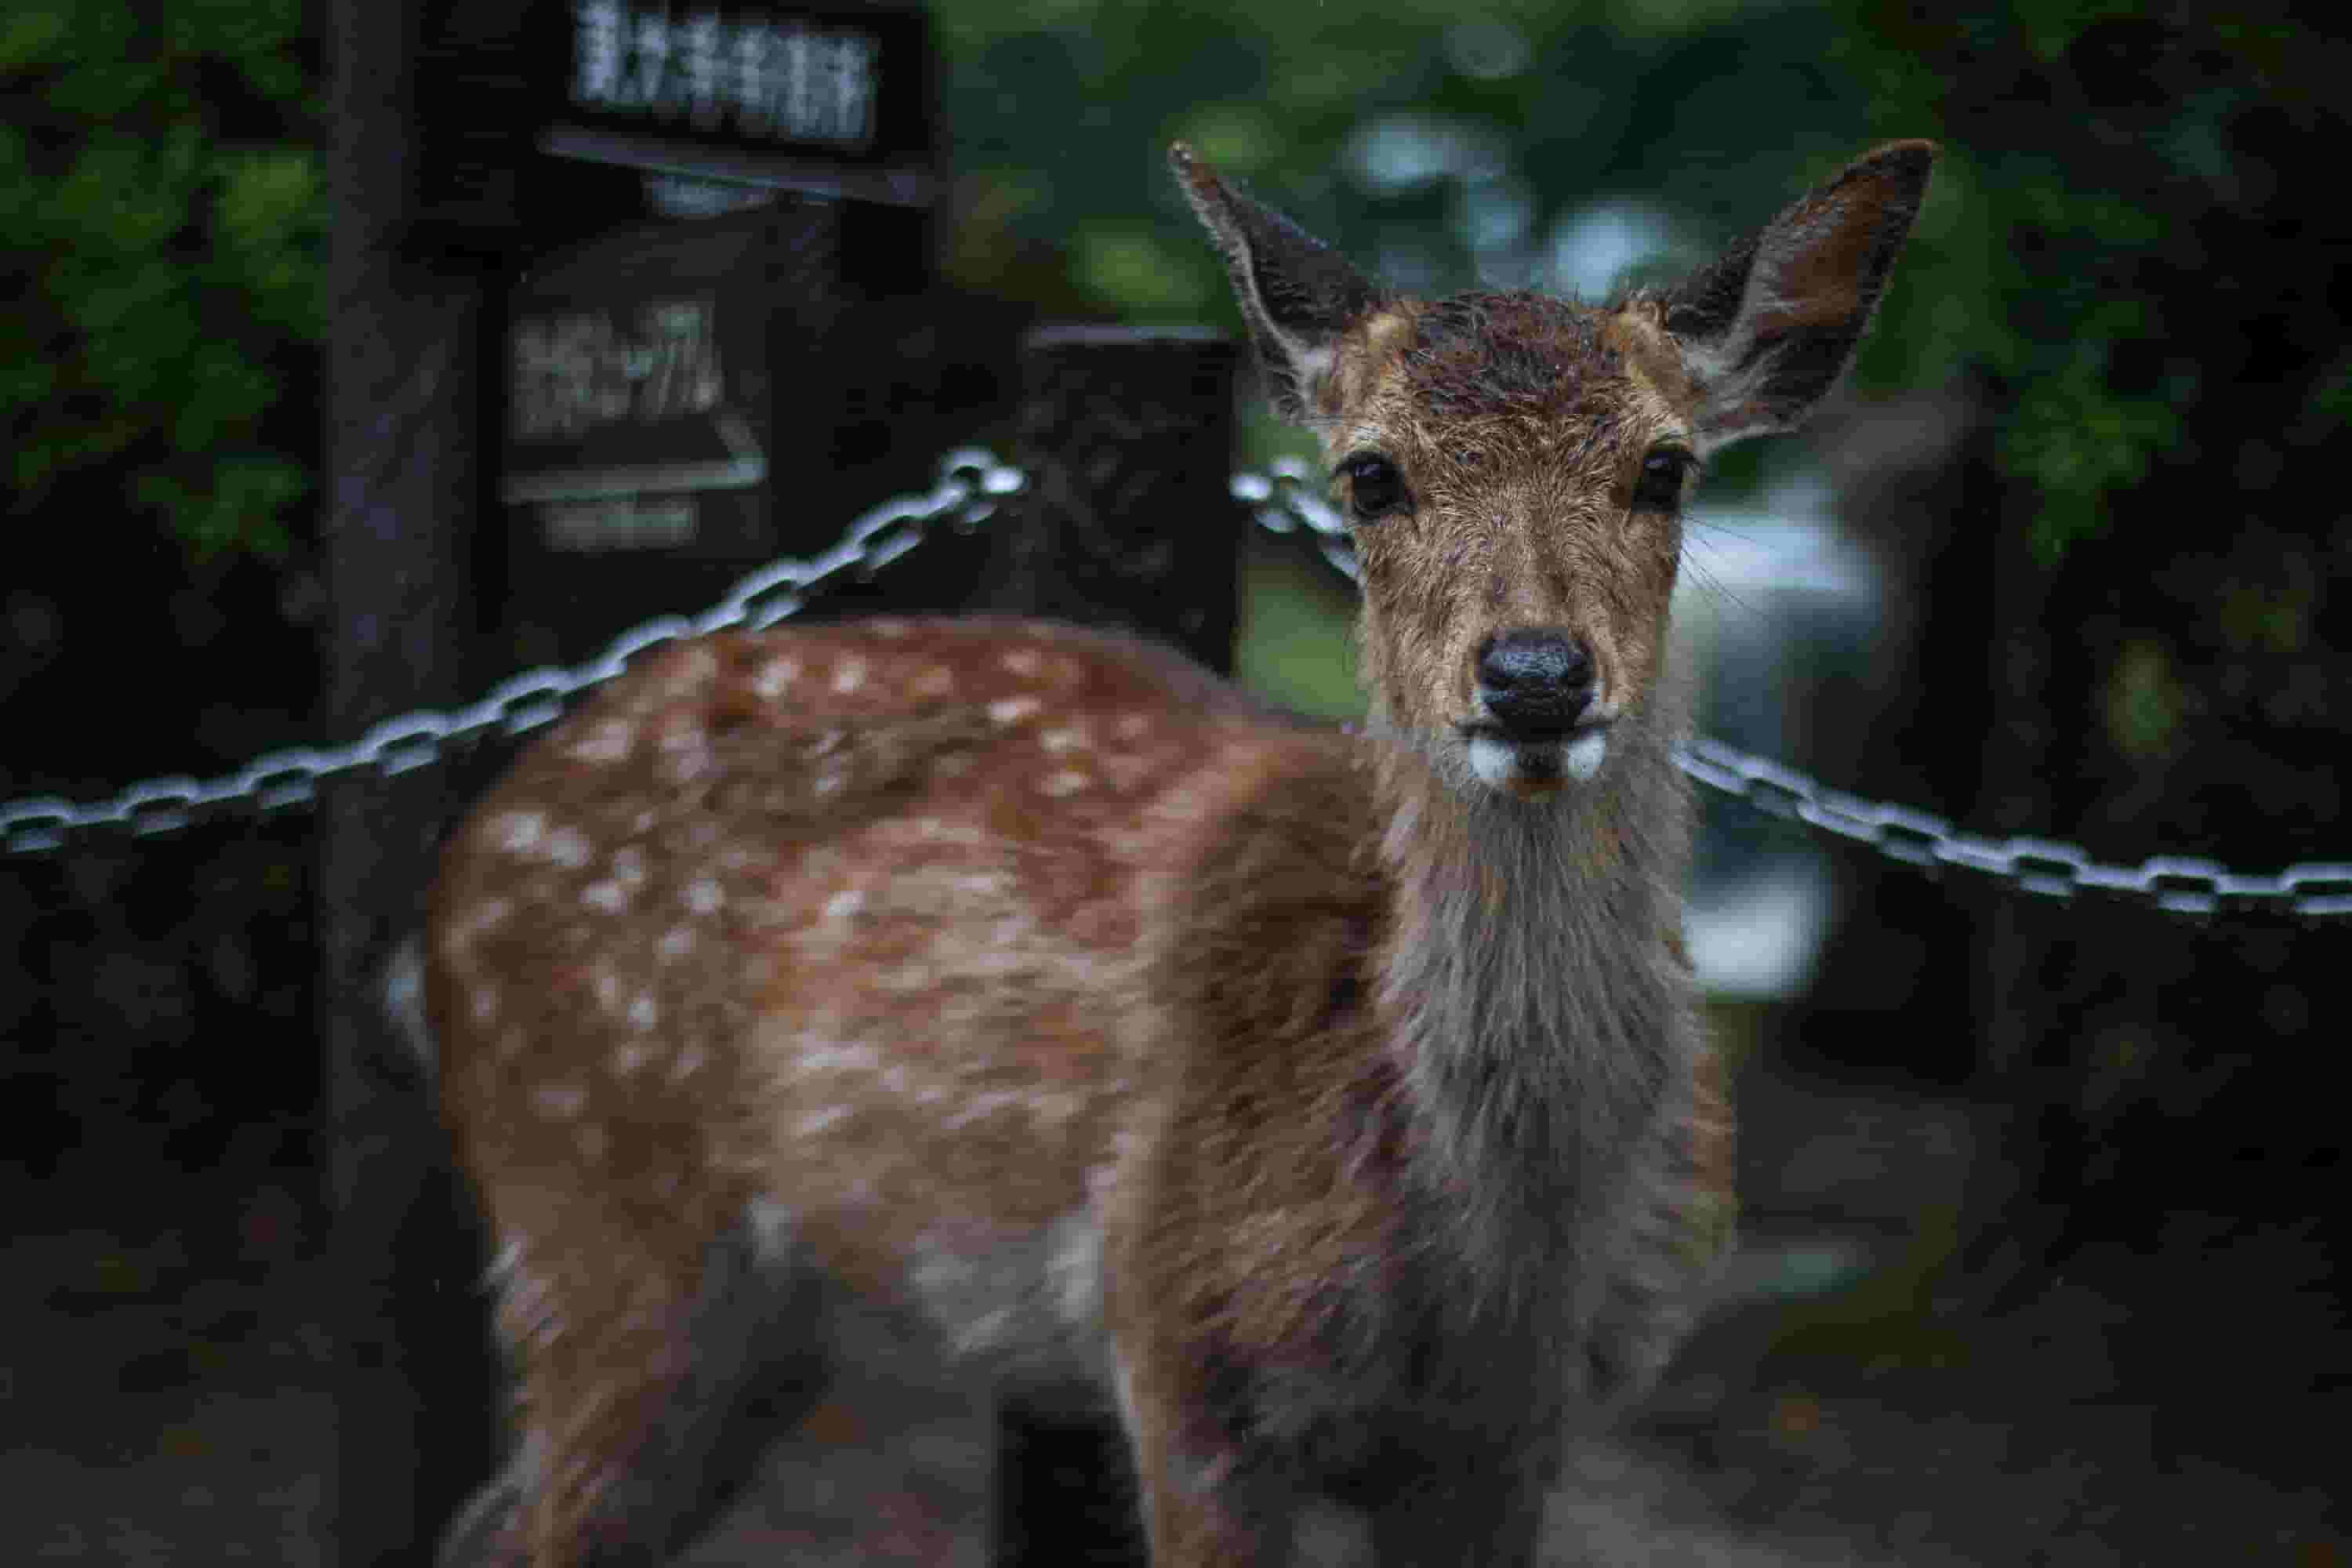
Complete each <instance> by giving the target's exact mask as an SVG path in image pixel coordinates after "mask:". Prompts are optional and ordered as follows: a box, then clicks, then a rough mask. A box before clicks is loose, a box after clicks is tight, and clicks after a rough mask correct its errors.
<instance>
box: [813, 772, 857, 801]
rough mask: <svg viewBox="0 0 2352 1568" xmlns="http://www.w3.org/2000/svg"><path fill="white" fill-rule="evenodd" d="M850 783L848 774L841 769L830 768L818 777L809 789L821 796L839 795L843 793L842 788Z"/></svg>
mask: <svg viewBox="0 0 2352 1568" xmlns="http://www.w3.org/2000/svg"><path fill="white" fill-rule="evenodd" d="M848 782H849V775H848V774H847V773H845V772H843V771H842V770H841V769H839V768H828V769H826V770H825V771H824V773H819V774H817V775H816V778H815V780H814V782H813V783H811V784H810V785H809V788H810V789H811V790H812V791H814V793H815V794H817V795H838V794H839V793H840V792H841V786H842V785H843V784H846V783H848Z"/></svg>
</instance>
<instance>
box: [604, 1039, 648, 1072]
mask: <svg viewBox="0 0 2352 1568" xmlns="http://www.w3.org/2000/svg"><path fill="white" fill-rule="evenodd" d="M653 1059H654V1047H651V1046H648V1045H646V1044H645V1043H643V1042H642V1041H638V1040H632V1041H630V1042H629V1043H628V1044H627V1045H625V1046H623V1047H621V1048H620V1049H618V1050H616V1051H614V1053H613V1076H614V1078H627V1077H629V1076H630V1075H631V1074H633V1073H635V1071H637V1069H639V1068H642V1067H644V1066H645V1065H646V1063H647V1062H649V1061H651V1060H653Z"/></svg>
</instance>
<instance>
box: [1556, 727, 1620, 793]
mask: <svg viewBox="0 0 2352 1568" xmlns="http://www.w3.org/2000/svg"><path fill="white" fill-rule="evenodd" d="M1608 757H1609V731H1606V730H1603V729H1601V728H1599V727H1597V726H1596V727H1595V728H1593V729H1590V730H1585V731H1580V732H1579V734H1578V735H1577V737H1576V739H1575V740H1573V741H1570V742H1569V743H1568V750H1567V752H1565V753H1564V754H1563V755H1562V756H1561V757H1560V766H1561V767H1562V768H1563V769H1564V770H1565V771H1566V772H1567V773H1568V776H1569V777H1570V778H1572V779H1574V780H1576V781H1577V782H1578V783H1579V784H1582V783H1583V782H1584V781H1585V780H1587V779H1589V778H1591V776H1592V775H1593V774H1595V773H1599V772H1600V771H1601V763H1603V762H1605V761H1607V760H1608Z"/></svg>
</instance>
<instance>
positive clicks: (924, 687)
mask: <svg viewBox="0 0 2352 1568" xmlns="http://www.w3.org/2000/svg"><path fill="white" fill-rule="evenodd" d="M907 689H908V691H910V692H912V693H914V695H916V696H918V697H945V696H946V695H947V694H948V693H949V692H950V691H953V690H954V689H955V671H953V670H951V669H950V668H948V667H947V666H946V665H943V664H935V665H932V666H931V667H930V668H929V669H926V670H924V671H923V672H922V673H921V674H920V675H918V676H917V677H915V679H912V680H910V681H908V683H907Z"/></svg>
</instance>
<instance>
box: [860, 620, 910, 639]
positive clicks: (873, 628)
mask: <svg viewBox="0 0 2352 1568" xmlns="http://www.w3.org/2000/svg"><path fill="white" fill-rule="evenodd" d="M864 624H865V627H866V630H867V631H869V632H872V633H873V634H874V635H875V636H876V637H880V638H881V639H882V640H883V641H885V642H897V641H898V639H899V638H900V637H905V636H906V635H907V632H908V626H907V623H906V622H904V621H902V620H900V619H898V616H875V617H874V619H872V620H870V621H867V622H866V623H864Z"/></svg>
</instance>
